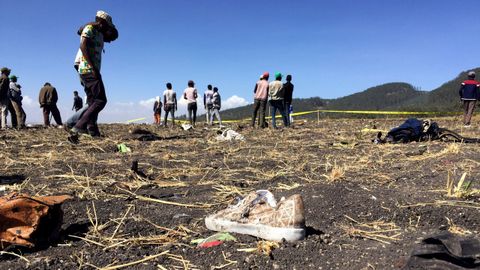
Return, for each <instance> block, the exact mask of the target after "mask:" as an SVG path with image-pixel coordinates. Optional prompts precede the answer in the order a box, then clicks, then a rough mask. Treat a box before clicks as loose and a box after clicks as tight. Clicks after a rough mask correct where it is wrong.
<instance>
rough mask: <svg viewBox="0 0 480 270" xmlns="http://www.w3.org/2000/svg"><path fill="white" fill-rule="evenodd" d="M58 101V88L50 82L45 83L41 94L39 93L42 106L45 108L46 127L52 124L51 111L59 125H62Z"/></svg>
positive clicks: (44, 121) (44, 119) (44, 120)
mask: <svg viewBox="0 0 480 270" xmlns="http://www.w3.org/2000/svg"><path fill="white" fill-rule="evenodd" d="M57 101H58V95H57V89H55V87H53V86H52V85H51V84H50V83H48V82H47V83H45V84H44V85H43V87H42V89H40V94H39V95H38V102H39V103H40V108H43V124H44V126H45V127H49V126H50V113H52V115H53V119H55V122H57V125H58V126H59V127H61V126H62V118H61V116H60V111H59V110H58V108H57Z"/></svg>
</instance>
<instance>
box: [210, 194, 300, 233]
mask: <svg viewBox="0 0 480 270" xmlns="http://www.w3.org/2000/svg"><path fill="white" fill-rule="evenodd" d="M266 192H267V194H265V191H263V193H259V192H257V193H255V192H252V193H250V194H248V195H247V196H246V197H245V198H244V199H243V200H241V201H240V202H239V203H238V204H236V205H234V206H229V207H228V208H227V209H224V210H221V211H219V212H218V213H216V214H213V215H210V216H208V217H206V218H205V225H206V226H207V228H208V229H210V230H213V231H223V232H234V233H241V234H248V235H253V236H256V237H259V238H263V239H266V240H270V241H277V242H280V241H282V239H285V240H286V241H289V242H294V241H298V240H302V239H304V238H305V215H304V208H303V200H302V196H300V195H299V194H295V195H292V196H290V197H289V198H288V199H285V200H282V201H280V202H279V203H278V204H277V205H276V206H273V205H275V204H274V203H273V205H272V203H271V201H272V200H271V198H273V195H271V193H270V192H268V191H266ZM269 197H270V199H269ZM268 202H270V203H268Z"/></svg>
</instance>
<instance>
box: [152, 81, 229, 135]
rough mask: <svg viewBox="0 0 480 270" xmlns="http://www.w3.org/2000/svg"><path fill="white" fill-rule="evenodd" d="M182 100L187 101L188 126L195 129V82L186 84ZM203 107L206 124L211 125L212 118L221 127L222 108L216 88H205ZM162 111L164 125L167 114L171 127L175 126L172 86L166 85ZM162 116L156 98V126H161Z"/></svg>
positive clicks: (175, 98)
mask: <svg viewBox="0 0 480 270" xmlns="http://www.w3.org/2000/svg"><path fill="white" fill-rule="evenodd" d="M183 99H185V100H186V101H187V112H188V113H187V119H188V121H189V122H190V125H192V126H193V127H195V125H196V122H197V109H198V105H197V99H198V91H197V89H196V88H195V82H194V81H192V80H190V81H188V83H187V88H186V89H185V90H184V91H183ZM203 106H204V108H205V114H206V117H207V124H208V125H213V120H214V117H216V118H217V121H218V123H219V125H220V126H221V125H222V120H221V118H220V108H221V107H222V100H221V97H220V93H219V92H218V88H217V87H212V85H210V84H209V85H208V86H207V90H206V91H205V94H204V95H203ZM163 110H164V111H165V116H164V121H163V123H164V125H165V127H166V126H167V120H168V114H169V113H170V115H171V117H172V125H175V111H177V94H176V92H175V91H174V90H173V89H172V84H171V83H167V89H166V90H165V91H164V92H163ZM161 115H162V101H161V99H160V97H159V96H158V97H157V98H156V100H155V103H154V104H153V118H154V122H155V124H157V125H161V124H162V123H161V120H160V119H161Z"/></svg>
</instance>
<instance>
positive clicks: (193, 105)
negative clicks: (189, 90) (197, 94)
mask: <svg viewBox="0 0 480 270" xmlns="http://www.w3.org/2000/svg"><path fill="white" fill-rule="evenodd" d="M187 110H188V120H190V125H192V126H195V123H196V122H197V102H192V103H188V106H187ZM192 114H193V117H192Z"/></svg>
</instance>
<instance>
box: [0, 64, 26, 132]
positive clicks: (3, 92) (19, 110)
mask: <svg viewBox="0 0 480 270" xmlns="http://www.w3.org/2000/svg"><path fill="white" fill-rule="evenodd" d="M10 72H11V70H10V69H9V68H6V67H3V68H2V69H1V75H0V116H1V117H0V121H1V125H0V126H1V129H6V128H7V115H8V113H10V115H11V122H12V123H11V124H12V127H13V128H18V129H21V128H25V120H26V118H27V115H26V114H25V111H24V110H23V107H22V100H23V97H22V90H21V88H22V86H21V85H20V84H18V83H17V80H18V77H17V76H15V75H12V76H10Z"/></svg>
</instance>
